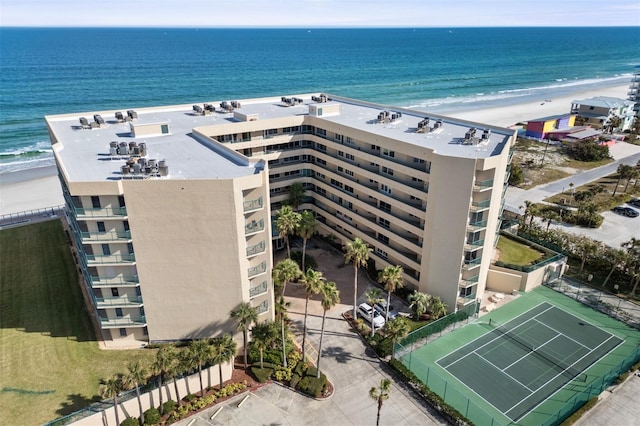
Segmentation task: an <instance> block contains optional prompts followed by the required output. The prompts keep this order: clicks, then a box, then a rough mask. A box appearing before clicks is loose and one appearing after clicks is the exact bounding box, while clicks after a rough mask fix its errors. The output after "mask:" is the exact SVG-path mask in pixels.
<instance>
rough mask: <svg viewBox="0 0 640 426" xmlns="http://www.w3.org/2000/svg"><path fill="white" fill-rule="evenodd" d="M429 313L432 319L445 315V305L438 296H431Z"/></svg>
mask: <svg viewBox="0 0 640 426" xmlns="http://www.w3.org/2000/svg"><path fill="white" fill-rule="evenodd" d="M429 311H430V312H431V316H432V317H433V318H434V319H438V318H440V317H442V316H444V315H446V314H447V305H446V303H444V302H443V301H442V299H440V298H439V297H438V296H433V297H432V298H431V300H430V303H429Z"/></svg>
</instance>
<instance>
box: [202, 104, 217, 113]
mask: <svg viewBox="0 0 640 426" xmlns="http://www.w3.org/2000/svg"><path fill="white" fill-rule="evenodd" d="M204 110H205V111H209V112H214V111H215V110H216V107H214V106H213V105H211V104H204Z"/></svg>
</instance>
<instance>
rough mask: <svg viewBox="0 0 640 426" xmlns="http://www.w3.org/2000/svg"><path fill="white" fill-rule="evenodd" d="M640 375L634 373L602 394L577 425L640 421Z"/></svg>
mask: <svg viewBox="0 0 640 426" xmlns="http://www.w3.org/2000/svg"><path fill="white" fill-rule="evenodd" d="M638 395H640V377H638V376H637V375H632V376H631V377H629V378H628V379H627V380H626V381H625V382H624V383H622V384H621V385H619V386H616V387H615V388H613V391H604V392H603V393H602V394H600V397H599V398H600V401H599V402H598V403H597V404H596V406H595V407H593V408H592V409H591V410H590V411H589V412H588V413H586V414H585V415H583V416H582V417H581V418H580V420H578V421H577V422H576V423H574V424H575V425H576V426H629V425H637V424H639V423H640V420H639V419H640V404H638Z"/></svg>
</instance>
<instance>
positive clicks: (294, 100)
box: [280, 96, 303, 106]
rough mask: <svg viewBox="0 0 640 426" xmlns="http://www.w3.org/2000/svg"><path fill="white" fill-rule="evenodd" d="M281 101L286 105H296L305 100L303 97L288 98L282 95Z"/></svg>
mask: <svg viewBox="0 0 640 426" xmlns="http://www.w3.org/2000/svg"><path fill="white" fill-rule="evenodd" d="M280 101H281V102H282V103H283V104H285V105H286V106H295V105H298V104H301V103H302V102H303V100H302V99H301V98H287V97H285V96H283V97H281V98H280Z"/></svg>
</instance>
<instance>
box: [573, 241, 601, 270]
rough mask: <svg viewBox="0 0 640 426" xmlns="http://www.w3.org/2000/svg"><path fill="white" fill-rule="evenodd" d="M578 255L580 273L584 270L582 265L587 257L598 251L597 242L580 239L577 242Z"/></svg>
mask: <svg viewBox="0 0 640 426" xmlns="http://www.w3.org/2000/svg"><path fill="white" fill-rule="evenodd" d="M577 243H578V247H577V249H578V253H579V255H580V259H581V262H580V272H582V270H583V269H584V264H585V263H586V262H587V259H588V258H589V256H591V255H593V254H595V253H596V252H597V251H598V247H599V244H598V242H597V241H594V240H592V239H591V238H587V237H582V238H580V239H579V240H578V241H577Z"/></svg>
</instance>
